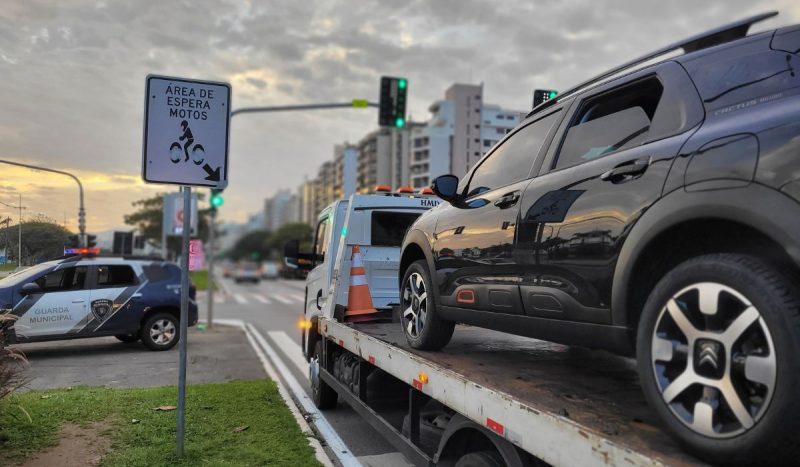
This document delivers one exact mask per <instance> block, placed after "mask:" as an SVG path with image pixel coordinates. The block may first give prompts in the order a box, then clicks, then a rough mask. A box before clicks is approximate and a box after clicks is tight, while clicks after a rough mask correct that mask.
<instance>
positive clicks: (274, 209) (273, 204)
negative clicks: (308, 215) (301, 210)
mask: <svg viewBox="0 0 800 467" xmlns="http://www.w3.org/2000/svg"><path fill="white" fill-rule="evenodd" d="M297 205H298V200H297V196H295V194H294V193H292V192H291V190H286V189H284V190H279V191H278V192H277V193H275V195H273V196H272V197H270V198H267V199H266V200H265V201H264V219H265V227H266V229H267V230H269V231H270V232H274V231H276V230H278V229H280V228H281V226H283V225H284V224H288V223H290V222H297V221H298V208H297Z"/></svg>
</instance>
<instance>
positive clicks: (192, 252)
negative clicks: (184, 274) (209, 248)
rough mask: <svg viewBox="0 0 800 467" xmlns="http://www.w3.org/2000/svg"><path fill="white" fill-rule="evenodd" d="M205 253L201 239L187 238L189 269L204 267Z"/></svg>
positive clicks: (196, 269)
mask: <svg viewBox="0 0 800 467" xmlns="http://www.w3.org/2000/svg"><path fill="white" fill-rule="evenodd" d="M205 262H206V255H205V251H204V250H203V241H202V240H189V270H190V271H199V270H200V269H203V268H204V267H205Z"/></svg>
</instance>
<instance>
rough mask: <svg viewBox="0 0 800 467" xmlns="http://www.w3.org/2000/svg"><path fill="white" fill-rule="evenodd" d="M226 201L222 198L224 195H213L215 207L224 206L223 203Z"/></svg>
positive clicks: (212, 203)
mask: <svg viewBox="0 0 800 467" xmlns="http://www.w3.org/2000/svg"><path fill="white" fill-rule="evenodd" d="M224 202H225V200H224V199H222V196H220V195H213V196H212V197H211V206H213V207H215V208H218V207H220V206H222V204H223V203H224Z"/></svg>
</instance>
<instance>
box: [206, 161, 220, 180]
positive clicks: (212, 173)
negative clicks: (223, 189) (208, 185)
mask: <svg viewBox="0 0 800 467" xmlns="http://www.w3.org/2000/svg"><path fill="white" fill-rule="evenodd" d="M203 170H205V171H206V173H207V174H208V176H207V177H206V180H210V181H212V182H218V181H219V167H217V168H216V169H213V170H212V169H211V166H210V165H208V164H206V165H204V166H203Z"/></svg>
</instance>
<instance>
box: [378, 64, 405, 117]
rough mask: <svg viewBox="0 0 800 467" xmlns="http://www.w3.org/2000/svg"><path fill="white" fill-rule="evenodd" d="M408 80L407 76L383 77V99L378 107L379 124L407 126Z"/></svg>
mask: <svg viewBox="0 0 800 467" xmlns="http://www.w3.org/2000/svg"><path fill="white" fill-rule="evenodd" d="M407 94H408V80H407V79H405V78H393V77H390V76H382V77H381V100H380V105H379V109H378V125H380V126H393V127H395V128H403V127H404V126H406V95H407Z"/></svg>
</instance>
